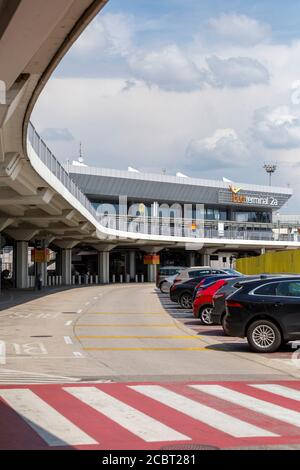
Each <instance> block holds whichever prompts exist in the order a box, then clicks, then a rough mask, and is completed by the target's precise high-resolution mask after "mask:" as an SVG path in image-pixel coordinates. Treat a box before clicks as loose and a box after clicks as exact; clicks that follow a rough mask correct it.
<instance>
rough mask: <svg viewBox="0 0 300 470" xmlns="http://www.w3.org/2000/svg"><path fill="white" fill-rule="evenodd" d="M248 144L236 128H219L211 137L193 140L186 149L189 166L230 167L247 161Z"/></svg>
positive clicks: (193, 167) (195, 167) (204, 167)
mask: <svg viewBox="0 0 300 470" xmlns="http://www.w3.org/2000/svg"><path fill="white" fill-rule="evenodd" d="M247 155H248V151H247V148H246V146H245V145H244V144H243V142H242V141H241V140H240V138H239V137H238V135H237V133H236V131H235V130H234V129H218V130H216V131H215V132H214V134H213V135H212V136H211V137H206V138H204V139H199V140H192V141H191V142H190V144H189V146H188V147H187V150H186V159H187V161H188V163H187V165H186V166H187V168H192V169H200V170H202V171H203V170H207V169H217V168H230V167H235V166H237V165H241V164H243V163H245V158H246V157H247Z"/></svg>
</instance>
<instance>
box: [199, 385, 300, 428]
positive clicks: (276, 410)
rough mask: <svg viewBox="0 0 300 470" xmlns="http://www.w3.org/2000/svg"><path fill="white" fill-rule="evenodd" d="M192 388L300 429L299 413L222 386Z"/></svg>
mask: <svg viewBox="0 0 300 470" xmlns="http://www.w3.org/2000/svg"><path fill="white" fill-rule="evenodd" d="M190 387H191V388H194V389H196V390H200V391H201V392H204V393H208V394H209V395H213V396H214V397H217V398H221V399H222V400H226V401H228V402H230V403H234V404H238V405H240V406H243V407H244V408H247V409H248V410H251V411H254V412H256V413H261V414H263V415H265V416H269V417H271V418H274V419H277V420H279V421H283V422H285V423H288V424H291V425H293V426H297V427H300V413H299V412H297V411H293V410H290V409H288V408H284V407H282V406H279V405H275V404H273V403H270V402H267V401H265V400H260V399H258V398H254V397H252V396H250V395H246V394H244V393H240V392H236V391H235V390H231V389H229V388H226V387H223V386H221V385H190Z"/></svg>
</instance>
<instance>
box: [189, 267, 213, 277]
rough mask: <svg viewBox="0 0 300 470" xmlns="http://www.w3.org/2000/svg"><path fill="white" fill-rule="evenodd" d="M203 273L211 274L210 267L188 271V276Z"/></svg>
mask: <svg viewBox="0 0 300 470" xmlns="http://www.w3.org/2000/svg"><path fill="white" fill-rule="evenodd" d="M205 274H211V270H210V269H199V270H198V271H189V277H191V278H193V277H198V276H202V275H203V276H205Z"/></svg>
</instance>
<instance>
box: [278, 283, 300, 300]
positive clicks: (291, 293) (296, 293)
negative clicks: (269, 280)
mask: <svg viewBox="0 0 300 470" xmlns="http://www.w3.org/2000/svg"><path fill="white" fill-rule="evenodd" d="M276 294H277V295H280V296H287V297H300V281H289V282H279V284H278V287H277V289H276Z"/></svg>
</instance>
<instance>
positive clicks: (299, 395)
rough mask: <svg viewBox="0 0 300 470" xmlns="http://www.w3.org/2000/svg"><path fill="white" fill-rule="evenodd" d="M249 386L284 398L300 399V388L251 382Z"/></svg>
mask: <svg viewBox="0 0 300 470" xmlns="http://www.w3.org/2000/svg"><path fill="white" fill-rule="evenodd" d="M251 387H254V388H257V389H259V390H263V391H264V392H270V393H275V394H276V395H280V396H281V397H284V398H290V399H292V400H297V401H300V390H295V389H293V388H290V387H285V386H283V385H277V384H251Z"/></svg>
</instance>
